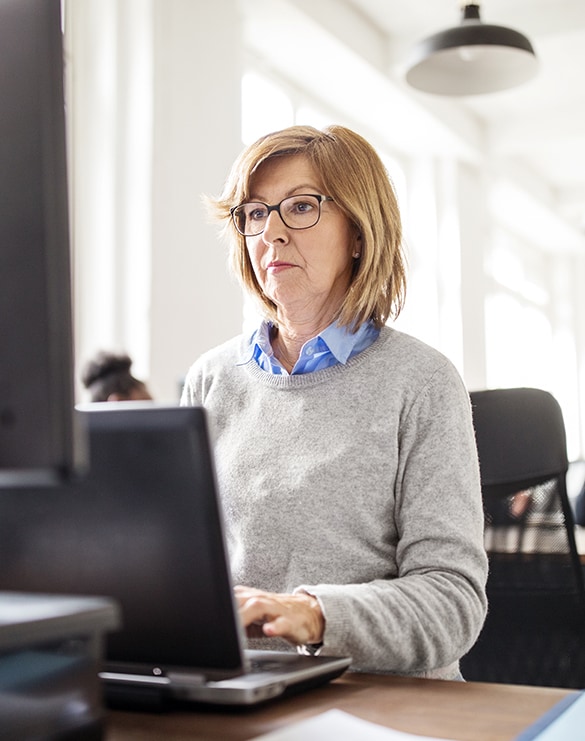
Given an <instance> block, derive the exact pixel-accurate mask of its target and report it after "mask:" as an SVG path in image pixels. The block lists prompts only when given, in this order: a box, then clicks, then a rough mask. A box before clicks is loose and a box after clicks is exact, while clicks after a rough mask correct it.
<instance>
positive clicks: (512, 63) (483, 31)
mask: <svg viewBox="0 0 585 741" xmlns="http://www.w3.org/2000/svg"><path fill="white" fill-rule="evenodd" d="M537 69H538V60H537V58H536V55H535V53H534V49H533V48H532V44H531V43H530V41H529V40H528V39H527V38H526V36H524V35H523V34H521V33H520V32H519V31H515V30H513V29H511V28H505V27H504V26H493V25H489V24H486V23H482V21H481V20H480V17H479V5H478V4H477V3H466V4H464V6H463V8H462V19H461V23H460V25H459V26H456V27H455V28H449V29H447V30H446V31H441V32H439V33H436V34H434V35H433V36H429V37H428V38H426V39H423V40H422V41H420V42H419V43H418V44H416V45H415V47H414V48H413V50H412V53H411V57H410V59H409V62H408V70H407V72H406V81H407V82H408V84H409V85H412V87H415V88H417V89H418V90H423V91H424V92H427V93H435V94H437V95H453V96H458V95H478V94H481V93H493V92H496V91H498V90H506V89H507V88H511V87H515V86H516V85H520V84H522V83H523V82H526V81H527V80H529V79H530V78H532V77H533V76H534V75H535V74H536V72H537Z"/></svg>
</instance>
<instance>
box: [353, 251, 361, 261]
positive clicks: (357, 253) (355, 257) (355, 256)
mask: <svg viewBox="0 0 585 741" xmlns="http://www.w3.org/2000/svg"><path fill="white" fill-rule="evenodd" d="M352 257H353V259H354V260H357V258H358V257H361V255H360V253H359V252H354V253H353V255H352Z"/></svg>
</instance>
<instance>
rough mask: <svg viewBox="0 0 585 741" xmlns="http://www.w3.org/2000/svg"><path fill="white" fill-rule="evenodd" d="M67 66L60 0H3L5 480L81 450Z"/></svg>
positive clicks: (1, 402)
mask: <svg viewBox="0 0 585 741" xmlns="http://www.w3.org/2000/svg"><path fill="white" fill-rule="evenodd" d="M63 73H64V64H63V33H62V23H61V0H0V484H2V483H4V482H5V481H7V480H9V481H10V482H11V483H18V482H21V483H27V482H29V481H32V482H33V483H40V482H43V481H47V482H50V481H52V480H54V479H55V478H61V477H62V476H64V475H67V474H68V473H69V472H71V471H72V470H74V469H75V468H76V466H77V465H78V464H79V463H80V462H81V459H82V457H83V445H84V441H83V436H80V435H79V434H77V433H76V431H75V429H74V426H75V424H76V422H75V418H74V382H73V377H74V374H73V350H72V345H73V341H72V315H71V274H70V255H69V222H68V208H67V202H68V193H67V166H66V137H65V106H64V84H63ZM1 495H2V492H1V491H0V496H1Z"/></svg>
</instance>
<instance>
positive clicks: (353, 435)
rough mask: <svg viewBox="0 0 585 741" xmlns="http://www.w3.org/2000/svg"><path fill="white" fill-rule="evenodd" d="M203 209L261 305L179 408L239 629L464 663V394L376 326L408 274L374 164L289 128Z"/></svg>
mask: <svg viewBox="0 0 585 741" xmlns="http://www.w3.org/2000/svg"><path fill="white" fill-rule="evenodd" d="M212 205H213V207H214V210H215V212H216V214H217V215H218V216H219V217H220V218H222V219H224V220H225V221H226V224H227V229H228V231H229V233H230V235H231V242H232V256H233V265H234V267H235V271H236V273H237V275H238V276H239V277H240V279H241V282H242V284H243V286H244V288H245V289H246V290H247V291H248V292H249V293H250V294H251V295H252V296H253V297H255V298H256V299H257V300H258V303H259V306H260V308H261V310H262V312H263V315H264V317H265V318H264V320H263V322H262V323H261V324H260V326H259V327H258V329H257V330H256V331H255V332H254V334H253V335H252V337H245V336H241V337H238V338H235V339H233V340H231V341H229V342H227V343H226V344H224V345H222V346H221V347H219V348H216V349H215V350H212V351H210V352H208V353H206V354H205V355H203V356H202V357H201V358H200V359H199V360H198V361H197V362H196V363H195V364H194V366H193V367H192V368H191V370H190V371H189V374H188V376H187V381H186V385H185V389H184V392H183V399H182V402H183V403H184V404H202V405H204V406H205V407H206V408H207V410H208V412H209V417H210V422H211V426H212V431H213V436H214V441H215V457H216V463H217V471H218V480H219V485H220V490H221V494H222V499H223V504H224V510H225V521H226V531H227V540H228V547H229V551H230V557H231V562H232V568H233V574H234V578H235V581H236V583H237V584H238V585H240V586H237V587H236V598H237V603H238V606H239V611H240V616H241V619H242V622H243V624H244V626H245V627H246V629H247V632H248V636H249V637H250V638H257V637H262V638H264V641H263V642H262V643H261V644H260V645H262V647H264V648H266V647H275V646H274V645H273V642H269V643H268V644H267V643H266V640H265V639H266V638H273V639H278V640H279V641H280V644H279V645H280V647H282V644H283V641H282V639H285V640H286V641H287V642H288V644H289V645H290V644H292V645H295V646H298V647H300V649H301V650H304V651H309V652H313V653H316V652H322V653H327V654H349V655H350V656H352V658H353V664H352V666H353V668H354V669H359V670H363V671H378V672H392V673H400V674H413V675H419V676H430V677H442V678H445V679H454V678H458V677H460V675H459V668H458V660H459V658H460V657H461V656H462V655H463V654H465V652H466V651H467V650H468V649H469V648H470V646H471V645H472V644H473V643H474V641H475V639H476V637H477V635H478V633H479V630H480V628H481V626H482V623H483V619H484V616H485V610H486V599H485V592H484V587H485V579H486V571H487V562H486V556H485V552H484V549H483V539H482V530H483V520H482V509H481V497H480V485H479V475H478V464H477V453H476V449H475V442H474V435H473V429H472V423H471V415H470V405H469V399H468V395H467V392H466V390H465V388H464V386H463V383H462V381H461V379H460V377H459V375H458V374H457V372H456V371H455V369H454V368H453V366H452V365H451V363H450V362H449V361H448V360H447V359H446V358H445V357H443V356H442V355H441V354H440V353H438V352H437V351H435V350H433V349H431V348H430V347H427V346H426V345H424V344H422V343H421V342H419V341H417V340H415V339H414V338H412V337H409V336H407V335H405V334H403V333H400V332H398V331H396V330H394V329H391V328H390V327H387V326H386V325H385V323H386V321H387V319H388V318H389V317H390V316H392V315H393V314H394V315H397V314H398V312H399V311H400V308H401V306H402V301H403V295H404V286H405V277H404V264H403V256H402V253H401V226H400V217H399V213H398V207H397V203H396V198H395V195H394V192H393V189H392V186H391V184H390V182H389V180H388V176H387V174H386V172H385V170H384V167H383V165H382V163H381V161H380V159H379V158H378V156H377V155H376V153H375V151H374V150H373V148H372V147H371V146H370V145H369V144H368V143H367V142H366V141H365V140H364V139H363V138H362V137H360V136H358V135H357V134H355V133H354V132H352V131H350V130H348V129H346V128H343V127H340V126H332V127H329V128H327V129H326V130H325V131H323V132H320V131H318V130H316V129H313V128H311V127H304V126H295V127H292V128H289V129H285V130H284V131H280V132H276V133H273V134H269V135H268V136H265V137H263V138H262V139H260V140H259V141H257V142H256V143H255V144H252V145H251V146H250V147H249V148H248V149H247V150H245V151H244V152H243V153H242V155H241V156H240V158H239V159H238V160H237V161H236V163H235V165H234V168H233V170H232V172H231V175H230V177H229V179H228V181H227V183H226V185H225V188H224V192H223V194H222V196H221V198H220V199H219V200H217V201H215V202H212ZM253 643H255V641H254V642H253ZM256 645H257V647H258V644H256Z"/></svg>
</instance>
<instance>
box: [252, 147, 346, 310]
mask: <svg viewBox="0 0 585 741" xmlns="http://www.w3.org/2000/svg"><path fill="white" fill-rule="evenodd" d="M300 193H303V194H304V193H312V194H315V195H328V193H323V192H322V187H321V186H320V185H319V179H318V177H317V175H316V173H315V171H314V170H313V168H312V167H311V165H310V164H309V162H308V160H307V159H306V158H305V157H303V156H301V155H291V156H283V157H276V158H274V159H272V160H268V161H267V162H265V163H264V164H263V165H261V166H260V167H259V168H258V171H257V172H256V173H255V174H254V176H253V177H252V180H251V183H250V198H249V200H250V201H256V200H257V201H261V202H263V203H267V204H268V205H270V206H272V205H274V204H277V203H280V201H282V199H283V198H286V197H288V196H292V195H295V194H300ZM246 245H247V249H248V253H249V255H250V260H251V262H252V266H253V269H254V273H255V275H256V279H257V280H258V283H259V285H260V287H261V289H262V291H263V292H264V294H265V295H266V296H267V297H268V298H270V299H271V301H273V302H274V303H275V304H276V306H277V307H278V314H279V316H281V315H283V316H284V315H287V316H289V317H290V318H294V317H295V316H296V317H298V318H299V319H303V320H305V321H310V319H311V318H313V319H314V320H316V321H319V319H322V320H324V321H327V320H329V321H327V323H330V321H331V318H332V317H333V315H334V314H335V312H336V311H337V309H338V308H339V307H340V306H341V303H342V301H343V298H344V297H345V294H346V293H347V290H348V287H349V284H350V280H351V273H352V264H353V261H354V260H353V257H352V255H353V253H355V252H359V251H360V244H359V240H358V237H357V230H356V229H355V227H353V226H352V224H351V223H350V221H349V220H348V219H347V217H346V216H345V215H344V214H343V213H342V212H341V210H340V209H339V208H338V207H337V206H336V205H335V203H333V202H332V201H323V202H322V203H321V218H320V219H319V222H318V223H317V224H316V225H315V226H313V227H311V228H309V229H302V230H300V229H290V228H289V227H287V226H286V225H285V224H284V222H283V221H282V219H281V218H280V215H279V214H278V212H277V211H271V212H270V214H269V216H268V219H267V221H266V227H265V229H264V231H263V232H262V234H260V235H258V236H256V237H246Z"/></svg>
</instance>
